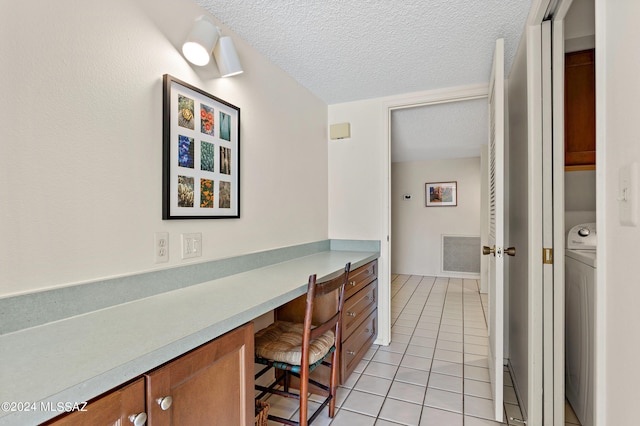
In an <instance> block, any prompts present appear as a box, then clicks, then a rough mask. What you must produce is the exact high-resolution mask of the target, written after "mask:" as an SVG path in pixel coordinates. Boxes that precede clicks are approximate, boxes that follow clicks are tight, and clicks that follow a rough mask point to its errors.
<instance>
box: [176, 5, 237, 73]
mask: <svg viewBox="0 0 640 426" xmlns="http://www.w3.org/2000/svg"><path fill="white" fill-rule="evenodd" d="M212 53H213V56H214V58H215V61H216V64H217V65H218V69H219V70H220V75H221V76H222V77H230V76H232V75H237V74H241V73H242V72H243V70H242V65H240V59H238V53H237V52H236V49H235V47H234V45H233V41H232V40H231V37H223V36H222V32H221V31H220V28H218V27H217V26H216V25H215V24H214V23H213V21H212V20H211V19H209V18H208V17H207V16H201V17H199V18H198V19H196V22H195V24H194V26H193V29H192V30H191V33H189V36H188V37H187V40H186V41H185V42H184V44H183V45H182V54H183V55H184V57H185V58H187V60H188V61H189V62H191V63H192V64H194V65H198V66H204V65H207V64H208V63H209V62H210V61H211V54H212Z"/></svg>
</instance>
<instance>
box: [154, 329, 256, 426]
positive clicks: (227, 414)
mask: <svg viewBox="0 0 640 426" xmlns="http://www.w3.org/2000/svg"><path fill="white" fill-rule="evenodd" d="M253 357H254V355H253V325H252V324H247V325H245V326H243V327H240V328H237V329H235V330H233V331H231V332H229V333H227V334H225V335H223V336H221V337H219V338H217V339H216V340H214V341H212V342H210V343H208V344H206V345H204V346H201V347H200V348H197V349H195V350H193V351H192V352H189V353H187V354H186V355H183V356H181V357H180V358H178V359H176V360H175V361H172V362H170V363H168V364H166V365H164V366H162V367H160V368H158V369H156V370H154V371H152V372H150V373H148V374H147V375H146V377H147V401H148V406H147V410H148V415H149V424H152V425H153V426H163V425H167V426H168V425H172V426H180V425H183V426H184V425H188V426H191V425H194V426H195V425H205V424H206V425H210V426H215V425H219V426H227V425H252V424H253V422H254V402H253V375H252V372H253ZM167 397H169V398H171V400H170V401H171V402H170V403H169V402H168V401H169V400H167V399H165V398H167ZM163 401H164V402H165V404H164V405H165V409H163V407H162V402H163ZM167 405H169V406H168V407H167Z"/></svg>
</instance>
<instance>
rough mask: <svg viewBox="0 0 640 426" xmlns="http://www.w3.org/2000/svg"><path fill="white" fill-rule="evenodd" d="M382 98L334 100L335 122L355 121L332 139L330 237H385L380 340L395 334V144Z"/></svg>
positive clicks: (380, 276) (380, 271) (332, 115)
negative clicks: (391, 214)
mask: <svg viewBox="0 0 640 426" xmlns="http://www.w3.org/2000/svg"><path fill="white" fill-rule="evenodd" d="M385 112H386V109H385V108H384V102H383V100H382V99H373V100H365V101H357V102H347V103H342V104H336V105H329V113H328V114H329V124H334V123H343V122H349V123H351V138H349V139H341V140H335V141H329V202H328V206H329V238H336V239H341V238H346V239H367V240H380V242H381V247H380V258H379V259H378V267H379V269H378V295H379V297H378V299H379V303H378V322H379V330H378V340H377V343H381V344H387V343H388V342H389V339H390V337H391V328H390V327H391V326H390V314H391V305H390V303H389V301H390V273H389V270H388V267H387V264H388V262H389V261H388V259H389V245H388V243H387V230H388V211H389V206H388V203H387V198H388V193H389V177H388V169H389V146H388V143H387V135H388V132H387V131H386V130H385V123H386V120H387V118H388V117H387V115H386V114H385Z"/></svg>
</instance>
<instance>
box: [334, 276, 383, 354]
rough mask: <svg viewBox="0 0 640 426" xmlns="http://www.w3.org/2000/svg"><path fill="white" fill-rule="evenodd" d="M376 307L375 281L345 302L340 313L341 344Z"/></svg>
mask: <svg viewBox="0 0 640 426" xmlns="http://www.w3.org/2000/svg"><path fill="white" fill-rule="evenodd" d="M377 305H378V280H376V279H374V280H373V282H371V283H370V284H369V285H367V286H365V287H364V288H363V289H362V290H360V291H359V292H357V293H356V294H354V295H353V296H351V297H350V298H349V299H348V300H347V301H345V303H344V308H343V313H342V341H343V342H344V341H345V340H347V339H348V338H349V336H351V334H353V332H354V330H356V329H357V328H358V326H359V325H360V324H362V322H363V321H364V320H365V319H366V318H367V317H368V316H369V315H370V314H371V312H373V311H374V309H376V307H377Z"/></svg>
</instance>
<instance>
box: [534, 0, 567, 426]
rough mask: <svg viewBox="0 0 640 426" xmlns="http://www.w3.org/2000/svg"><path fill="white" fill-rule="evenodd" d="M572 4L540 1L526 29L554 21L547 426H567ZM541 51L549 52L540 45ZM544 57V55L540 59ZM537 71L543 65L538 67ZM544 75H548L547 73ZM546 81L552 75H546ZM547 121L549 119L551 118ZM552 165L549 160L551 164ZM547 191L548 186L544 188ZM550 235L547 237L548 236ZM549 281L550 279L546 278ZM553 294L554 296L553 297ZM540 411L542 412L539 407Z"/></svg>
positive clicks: (545, 310)
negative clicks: (567, 76)
mask: <svg viewBox="0 0 640 426" xmlns="http://www.w3.org/2000/svg"><path fill="white" fill-rule="evenodd" d="M572 2H573V0H537V1H536V3H535V4H534V6H533V7H532V9H531V13H530V15H529V20H528V23H527V25H529V26H531V27H536V26H538V27H540V29H542V26H543V25H544V20H545V18H550V19H551V20H552V23H553V25H552V27H551V32H552V40H551V45H549V46H547V47H546V48H551V55H549V56H547V57H550V58H551V64H552V65H551V68H552V70H551V73H552V74H551V80H552V82H553V85H552V99H551V102H552V105H553V116H552V128H551V129H550V130H551V132H552V135H553V136H552V137H553V148H552V158H551V159H550V158H548V156H546V155H545V157H544V158H543V163H544V164H543V167H547V168H550V169H551V170H552V174H553V177H554V178H553V181H552V182H551V187H552V191H553V194H552V196H551V197H548V194H547V197H546V199H547V200H549V199H552V205H553V211H552V212H551V215H552V216H551V218H550V220H551V222H552V225H551V226H552V230H551V232H550V234H551V237H552V246H553V251H554V259H553V271H552V272H551V276H550V279H551V282H550V283H549V282H548V280H547V281H545V282H544V286H545V289H546V290H547V294H546V296H545V297H544V299H543V307H542V309H543V312H542V316H543V324H546V325H544V326H543V328H544V329H545V330H546V332H547V333H549V332H550V333H552V335H553V337H552V338H545V339H544V344H545V345H548V344H551V345H552V349H551V350H550V348H545V349H544V353H543V367H542V368H543V375H542V379H543V383H542V386H543V395H544V398H543V407H539V408H543V409H545V411H551V413H552V414H551V416H550V417H549V416H547V415H545V414H544V412H542V413H541V414H542V415H543V417H542V420H543V421H544V424H550V425H556V424H564V404H565V382H564V375H565V371H564V361H565V347H564V343H565V342H564V339H565V333H564V332H565V306H564V305H565V282H564V280H565V275H564V274H565V269H564V268H565V265H564V248H565V232H564V228H565V222H564V213H565V211H564V53H565V47H564V19H565V17H566V15H567V12H568V11H569V8H570V6H571V4H572ZM540 47H541V49H542V48H545V47H544V46H540ZM542 54H543V52H542V50H541V51H540V56H542ZM533 66H534V67H537V66H540V68H542V64H534V65H533ZM543 72H544V71H543ZM547 78H548V76H547ZM547 119H548V117H547ZM549 161H551V162H550V163H549ZM546 187H548V184H547V185H546ZM547 235H549V233H547ZM547 277H549V275H547ZM549 292H550V293H549ZM536 408H538V407H536Z"/></svg>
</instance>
